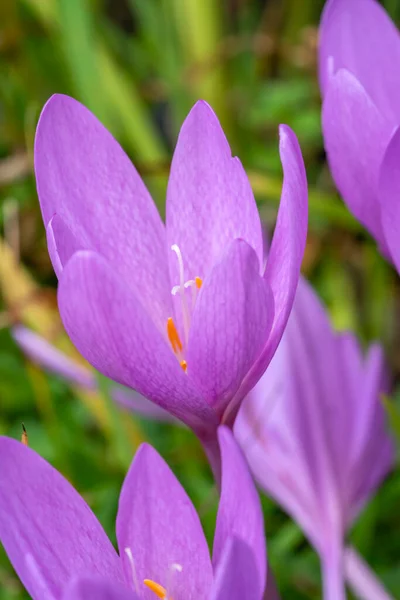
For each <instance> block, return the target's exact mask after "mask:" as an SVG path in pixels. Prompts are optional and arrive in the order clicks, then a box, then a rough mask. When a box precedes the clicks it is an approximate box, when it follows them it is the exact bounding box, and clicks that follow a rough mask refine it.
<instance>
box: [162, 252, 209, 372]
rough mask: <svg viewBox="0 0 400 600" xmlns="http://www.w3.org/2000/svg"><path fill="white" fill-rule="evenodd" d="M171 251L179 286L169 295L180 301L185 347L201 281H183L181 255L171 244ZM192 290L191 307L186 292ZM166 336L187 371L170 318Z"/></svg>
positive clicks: (183, 273) (175, 329)
mask: <svg viewBox="0 0 400 600" xmlns="http://www.w3.org/2000/svg"><path fill="white" fill-rule="evenodd" d="M171 250H172V251H173V252H175V254H176V256H177V259H178V265H179V284H178V285H174V287H173V288H172V290H171V294H172V295H173V296H178V295H179V298H180V301H181V312H182V321H183V331H184V344H185V346H186V345H187V343H188V339H189V327H190V315H191V311H192V310H193V308H194V305H195V303H196V298H197V293H198V291H199V289H200V288H201V286H202V284H203V280H202V279H201V278H200V277H195V278H194V279H189V280H187V281H185V270H184V267H183V258H182V253H181V251H180V248H179V246H177V244H173V246H171ZM189 289H191V290H192V301H191V307H190V306H189V301H188V290H189ZM167 335H168V339H169V342H170V344H171V347H172V350H173V352H174V354H175V356H176V357H177V359H178V360H179V364H180V365H181V367H182V369H183V370H184V371H185V372H186V370H187V362H186V360H185V357H184V345H183V344H182V341H181V338H180V337H179V333H178V330H177V328H176V325H175V323H174V320H173V318H172V317H168V319H167Z"/></svg>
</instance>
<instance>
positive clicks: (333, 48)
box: [319, 0, 400, 271]
mask: <svg viewBox="0 0 400 600" xmlns="http://www.w3.org/2000/svg"><path fill="white" fill-rule="evenodd" d="M399 63H400V36H399V32H398V31H397V29H396V27H395V25H394V24H393V23H392V21H391V20H390V18H389V17H388V15H387V14H386V12H385V11H384V9H383V7H382V6H380V4H378V2H376V1H375V0H328V2H327V3H326V6H325V10H324V13H323V16H322V20H321V27H320V46H319V70H320V84H321V92H322V96H323V109H322V127H323V134H324V141H325V148H326V151H327V155H328V160H329V165H330V168H331V171H332V175H333V178H334V180H335V183H336V185H337V187H338V189H339V191H340V193H341V194H342V196H343V198H344V200H345V202H346V203H347V205H348V207H349V208H350V210H351V211H352V212H353V214H354V215H355V216H356V217H357V218H358V219H359V221H361V223H363V225H364V226H365V227H366V228H367V229H368V230H369V231H370V233H371V234H372V235H373V236H374V237H375V239H376V240H377V242H378V244H379V245H380V247H381V249H382V251H383V252H384V253H385V254H386V255H388V256H391V258H392V260H393V262H394V263H395V265H396V267H397V269H398V270H399V271H400V243H399V240H400V202H399V197H400V132H399V125H400V72H399V68H398V65H399Z"/></svg>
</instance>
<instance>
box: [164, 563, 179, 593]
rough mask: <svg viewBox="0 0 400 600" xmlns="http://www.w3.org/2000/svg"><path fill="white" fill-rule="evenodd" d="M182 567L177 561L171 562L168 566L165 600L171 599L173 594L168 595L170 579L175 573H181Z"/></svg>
mask: <svg viewBox="0 0 400 600" xmlns="http://www.w3.org/2000/svg"><path fill="white" fill-rule="evenodd" d="M182 571H183V567H182V565H180V564H179V563H172V565H171V566H170V568H169V573H168V578H167V588H166V589H167V595H166V597H165V600H172V598H173V596H170V595H169V592H170V590H171V589H172V580H173V577H174V574H175V573H182Z"/></svg>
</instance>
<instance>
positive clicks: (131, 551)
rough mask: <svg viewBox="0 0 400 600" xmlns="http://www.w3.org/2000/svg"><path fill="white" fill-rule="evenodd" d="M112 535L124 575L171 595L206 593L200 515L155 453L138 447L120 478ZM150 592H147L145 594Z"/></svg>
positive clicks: (207, 563)
mask: <svg viewBox="0 0 400 600" xmlns="http://www.w3.org/2000/svg"><path fill="white" fill-rule="evenodd" d="M117 538H118V546H119V550H120V554H121V556H122V557H123V562H124V571H125V575H126V577H130V578H132V572H133V571H132V569H134V572H135V574H136V575H135V577H136V578H137V581H138V582H139V586H140V585H142V588H141V593H143V592H144V591H145V589H146V588H145V587H144V584H143V580H144V579H150V580H152V581H154V582H156V583H158V584H160V585H162V586H163V587H164V588H165V589H167V592H168V597H172V598H177V599H178V598H207V597H208V593H209V590H210V588H211V582H212V567H211V560H210V555H209V550H208V546H207V542H206V539H205V537H204V533H203V530H202V527H201V523H200V519H199V517H198V515H197V512H196V510H195V508H194V506H193V504H192V502H191V501H190V499H189V497H188V495H187V494H186V492H185V490H184V489H183V487H182V486H181V484H180V483H179V482H178V480H177V479H176V477H175V475H174V474H173V473H172V471H171V470H170V468H169V467H168V465H167V464H166V463H165V462H164V460H163V459H162V458H161V457H160V455H159V454H158V453H157V452H156V451H155V450H154V449H153V448H152V447H151V446H148V445H147V444H144V445H142V446H141V447H140V449H139V450H138V452H137V453H136V456H135V458H134V461H133V463H132V466H131V468H130V470H129V472H128V474H127V476H126V478H125V481H124V484H123V487H122V491H121V496H120V501H119V508H118V516H117ZM145 597H146V598H150V597H152V596H151V595H149V596H147V595H146V596H145Z"/></svg>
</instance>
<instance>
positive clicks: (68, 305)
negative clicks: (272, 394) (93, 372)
mask: <svg viewBox="0 0 400 600" xmlns="http://www.w3.org/2000/svg"><path fill="white" fill-rule="evenodd" d="M58 302H59V308H60V313H61V318H62V320H63V323H64V326H65V329H66V330H67V333H68V335H69V336H70V338H71V340H72V341H73V343H74V344H75V346H76V347H77V348H78V350H79V351H80V352H81V354H82V355H83V356H84V357H85V358H86V359H87V360H88V361H89V362H90V363H91V364H92V365H93V366H94V367H95V368H96V369H98V370H99V371H100V372H102V373H103V374H104V375H106V376H107V377H110V378H111V379H114V380H115V381H117V382H118V383H122V384H124V385H127V386H128V387H132V388H134V389H136V390H137V391H138V392H139V393H141V394H143V395H144V396H146V397H148V398H150V399H152V400H154V401H155V402H157V403H158V404H159V405H160V406H162V407H163V408H165V409H166V410H169V411H170V412H172V413H173V414H174V415H175V416H176V417H178V418H180V419H181V420H183V421H184V422H185V423H187V424H188V425H189V426H191V427H193V428H198V427H206V426H207V425H210V424H212V423H214V422H215V415H214V413H213V411H212V409H211V408H210V407H209V406H208V405H207V404H206V402H205V401H204V400H203V399H202V398H201V397H200V395H199V393H198V392H197V390H195V388H194V387H193V385H192V384H191V383H190V381H189V378H188V377H187V376H186V374H185V373H184V372H183V370H182V369H181V367H180V365H179V362H178V360H177V359H176V357H175V355H174V354H173V352H172V350H171V348H170V346H169V344H168V342H167V341H166V335H163V334H162V333H161V332H160V331H159V330H158V329H157V328H156V326H155V324H154V323H153V321H152V319H151V318H150V317H149V315H148V314H147V312H146V311H145V309H144V308H143V305H142V302H141V301H139V300H138V299H137V297H136V296H135V294H134V292H133V291H132V290H131V289H129V288H128V287H127V286H126V285H124V283H123V282H121V280H120V278H119V277H118V275H117V274H116V273H115V272H113V271H112V270H111V269H110V268H109V266H108V265H107V263H106V262H105V261H104V259H103V258H102V257H100V256H98V255H96V254H94V253H93V252H87V251H85V252H78V253H76V254H75V255H74V256H73V258H72V259H71V260H70V261H69V263H68V264H67V266H66V268H65V269H64V271H63V275H62V277H61V279H60V283H59V293H58Z"/></svg>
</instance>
